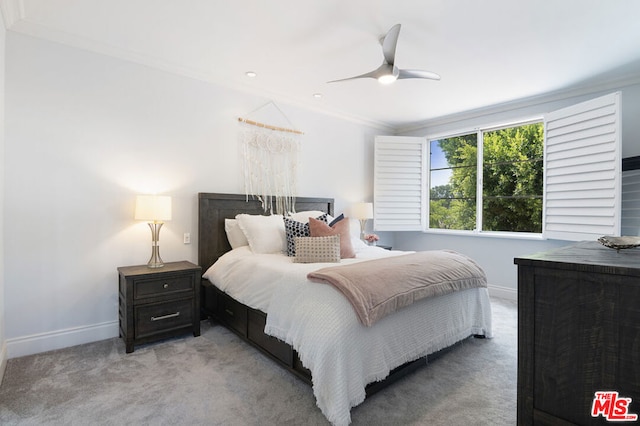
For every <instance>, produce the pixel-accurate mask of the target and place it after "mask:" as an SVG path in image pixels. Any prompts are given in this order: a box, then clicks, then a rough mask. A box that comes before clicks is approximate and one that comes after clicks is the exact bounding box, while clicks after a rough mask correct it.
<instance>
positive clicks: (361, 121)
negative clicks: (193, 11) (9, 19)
mask: <svg viewBox="0 0 640 426" xmlns="http://www.w3.org/2000/svg"><path fill="white" fill-rule="evenodd" d="M22 1H23V0H0V2H12V3H20V4H21V3H22ZM13 31H14V32H16V33H19V34H23V35H27V36H30V37H34V38H38V39H42V40H46V41H49V42H52V43H58V44H62V45H64V46H68V47H72V48H76V49H80V50H84V51H87V52H91V53H95V54H100V55H104V56H108V57H111V58H116V59H120V60H123V61H127V62H132V63H136V64H139V65H144V66H147V67H149V68H153V69H156V70H160V71H164V72H167V73H170V74H174V75H179V76H181V77H187V78H192V79H195V80H200V81H204V82H206V83H210V84H216V85H218V86H221V87H225V88H228V89H231V90H236V91H240V92H244V93H248V94H251V95H254V96H261V97H265V98H268V99H273V100H276V101H278V102H282V103H287V104H289V105H291V106H295V107H298V108H301V109H305V110H308V111H313V112H316V113H320V114H323V115H328V116H332V117H334V118H338V119H341V120H345V121H348V122H352V123H355V124H358V125H361V126H366V127H371V128H374V129H377V130H379V131H384V132H391V133H392V132H394V131H395V127H394V126H391V125H389V124H388V123H385V122H381V121H375V120H371V119H367V118H364V117H359V116H356V115H353V114H349V113H345V112H343V111H339V110H334V109H330V108H323V107H322V106H318V105H314V103H316V104H317V102H315V100H310V101H308V102H307V101H305V99H302V98H300V97H293V96H289V95H283V94H282V93H279V92H276V91H271V90H267V89H260V88H256V87H247V86H246V85H243V84H240V83H234V82H228V81H225V80H224V79H223V78H222V77H220V76H218V75H216V74H215V73H213V72H207V71H203V70H198V69H194V68H192V67H185V66H184V65H181V64H178V63H174V62H169V61H166V60H163V59H160V58H157V57H155V56H152V55H147V54H143V53H139V52H133V51H129V50H126V49H121V48H117V47H114V46H111V45H107V44H104V43H100V42H96V41H94V40H89V39H86V38H83V37H77V36H75V35H73V34H70V33H67V32H64V31H57V30H53V29H51V28H48V27H45V26H43V25H39V24H35V23H33V22H30V21H29V20H25V19H22V18H21V21H20V24H19V25H16V26H15V27H14V28H13ZM309 97H310V96H309Z"/></svg>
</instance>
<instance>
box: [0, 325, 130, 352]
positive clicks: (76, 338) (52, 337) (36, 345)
mask: <svg viewBox="0 0 640 426" xmlns="http://www.w3.org/2000/svg"><path fill="white" fill-rule="evenodd" d="M118 326H119V324H118V321H108V322H103V323H101V324H94V325H88V326H82V327H75V328H68V329H65V330H57V331H51V332H48V333H41V334H34V335H31V336H24V337H17V338H15V339H7V342H6V348H7V350H6V353H7V355H8V358H17V357H21V356H26V355H33V354H37V353H40V352H47V351H53V350H56V349H62V348H68V347H70V346H76V345H81V344H84V343H90V342H97V341H98V340H105V339H110V338H112V337H118V333H119V329H118Z"/></svg>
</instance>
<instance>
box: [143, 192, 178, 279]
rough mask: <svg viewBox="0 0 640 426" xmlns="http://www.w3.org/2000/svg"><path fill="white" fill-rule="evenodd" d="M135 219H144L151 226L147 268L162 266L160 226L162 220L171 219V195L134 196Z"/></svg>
mask: <svg viewBox="0 0 640 426" xmlns="http://www.w3.org/2000/svg"><path fill="white" fill-rule="evenodd" d="M135 219H136V220H146V221H147V222H148V223H149V228H151V259H149V262H148V263H147V266H148V267H149V268H161V267H162V266H164V263H163V262H162V258H161V257H160V246H159V245H158V241H159V240H160V228H162V224H163V223H164V222H163V221H165V220H171V197H169V196H166V195H138V196H137V197H136V211H135Z"/></svg>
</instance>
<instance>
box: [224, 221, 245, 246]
mask: <svg viewBox="0 0 640 426" xmlns="http://www.w3.org/2000/svg"><path fill="white" fill-rule="evenodd" d="M224 230H225V232H226V233H227V240H229V244H230V245H231V248H232V249H236V248H238V247H244V246H248V245H249V241H247V237H246V236H245V235H244V232H242V229H240V226H238V221H237V220H236V219H225V220H224Z"/></svg>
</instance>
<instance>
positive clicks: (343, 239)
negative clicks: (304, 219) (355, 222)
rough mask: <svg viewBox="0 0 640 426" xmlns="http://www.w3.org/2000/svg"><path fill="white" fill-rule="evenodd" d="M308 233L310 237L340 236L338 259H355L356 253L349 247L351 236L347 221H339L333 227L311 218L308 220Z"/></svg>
mask: <svg viewBox="0 0 640 426" xmlns="http://www.w3.org/2000/svg"><path fill="white" fill-rule="evenodd" d="M309 232H310V233H311V236H312V237H330V236H331V235H340V258H342V259H347V258H351V257H356V252H355V251H354V250H353V246H352V245H351V234H350V233H349V221H348V220H341V221H339V222H337V223H335V224H334V225H333V226H329V225H327V223H326V222H323V221H321V220H318V219H314V218H312V217H310V218H309Z"/></svg>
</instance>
